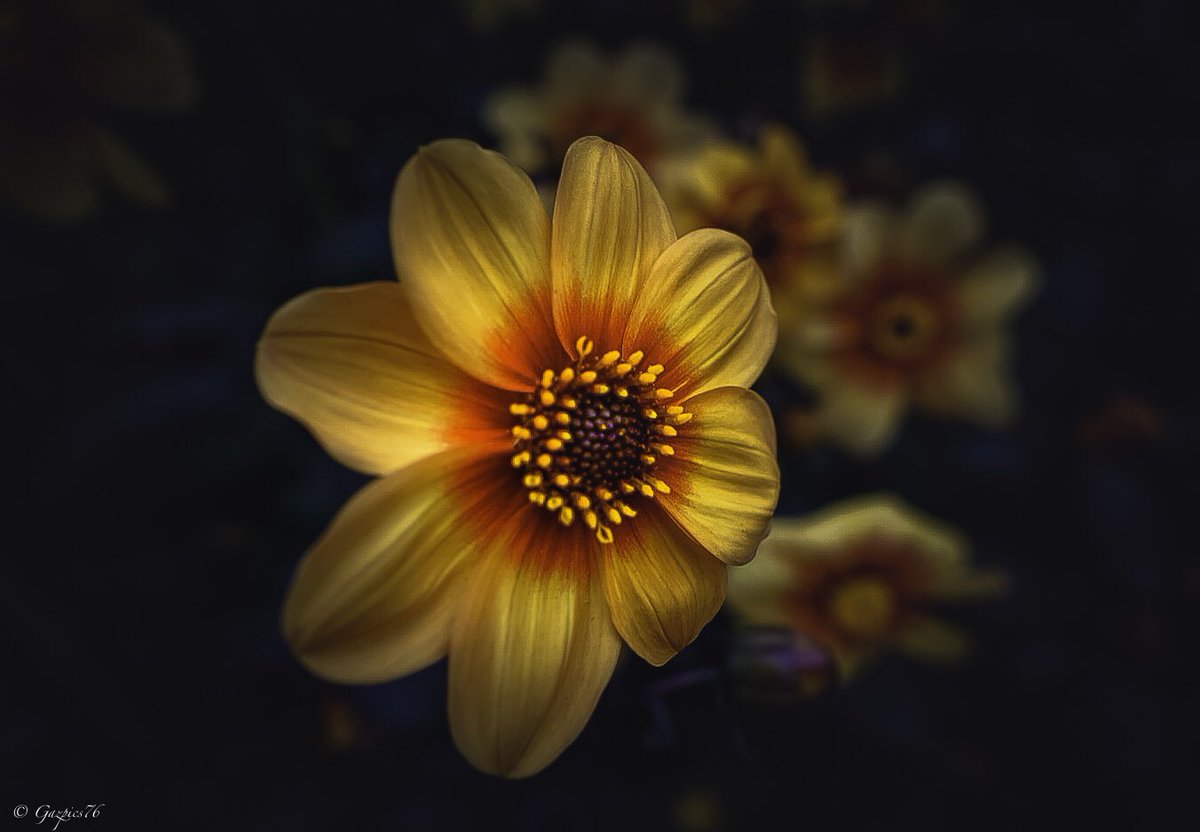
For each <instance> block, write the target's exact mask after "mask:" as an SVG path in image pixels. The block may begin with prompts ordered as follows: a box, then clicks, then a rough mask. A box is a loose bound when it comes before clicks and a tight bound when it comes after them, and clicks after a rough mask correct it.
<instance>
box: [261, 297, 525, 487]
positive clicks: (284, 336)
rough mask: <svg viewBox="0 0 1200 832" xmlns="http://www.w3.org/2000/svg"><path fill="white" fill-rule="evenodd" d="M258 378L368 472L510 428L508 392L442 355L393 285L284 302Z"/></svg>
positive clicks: (332, 448)
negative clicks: (457, 366) (461, 369)
mask: <svg viewBox="0 0 1200 832" xmlns="http://www.w3.org/2000/svg"><path fill="white" fill-rule="evenodd" d="M255 373H256V375H257V378H258V385H259V388H260V389H261V390H262V392H263V395H264V396H265V397H266V398H267V400H268V401H270V402H271V404H273V405H274V406H275V407H277V408H279V409H280V410H282V411H284V412H285V413H288V414H291V415H292V416H295V417H296V418H297V419H299V420H300V421H302V422H303V423H304V424H305V425H306V426H307V427H308V428H309V430H311V431H312V433H313V435H314V436H316V438H317V440H318V441H319V442H321V444H322V445H324V446H325V447H326V448H327V449H328V450H329V453H330V454H331V455H333V456H334V457H336V458H337V459H338V460H340V461H341V462H343V463H345V464H346V465H349V466H350V467H352V468H356V469H358V470H360V471H364V472H366V473H370V474H386V473H389V472H391V471H395V470H397V469H398V468H402V467H404V466H405V465H408V464H409V463H411V462H414V461H415V460H417V459H420V458H422V457H424V456H428V455H429V454H432V453H435V452H437V451H439V450H441V449H443V448H445V447H447V446H448V445H449V444H450V443H452V442H456V443H463V442H476V441H487V440H488V439H489V438H495V437H497V436H502V435H503V434H504V432H505V431H506V430H507V429H508V424H509V419H508V418H507V400H508V395H507V394H504V393H502V392H501V391H499V390H496V389H495V388H493V387H490V386H488V385H485V384H483V383H481V382H479V381H477V380H475V379H473V378H470V377H469V376H467V375H465V374H464V373H462V372H461V371H460V370H458V369H457V368H456V367H455V366H454V365H453V364H451V363H450V362H449V361H447V360H446V359H445V358H443V357H442V356H441V354H440V353H439V352H438V351H437V350H436V349H435V348H434V347H433V345H432V344H431V343H429V340H428V339H427V338H426V337H425V336H424V334H423V333H422V332H421V330H420V328H419V327H418V326H417V324H416V321H415V320H414V317H413V313H412V310H411V308H410V306H409V304H408V301H407V300H406V299H405V295H404V291H403V289H402V288H401V287H400V285H399V284H398V283H395V282H392V281H387V282H378V283H364V284H361V285H358V286H348V287H345V288H338V289H318V290H316V291H313V292H308V293H306V294H303V295H301V296H300V297H298V298H295V299H294V300H292V301H290V302H288V303H287V304H285V305H284V306H283V307H282V308H281V309H280V310H279V311H278V312H276V313H275V315H274V316H273V317H272V318H271V320H270V322H269V323H268V324H267V328H266V331H265V332H264V333H263V337H262V340H261V341H260V342H259V345H258V355H257V357H256V360H255Z"/></svg>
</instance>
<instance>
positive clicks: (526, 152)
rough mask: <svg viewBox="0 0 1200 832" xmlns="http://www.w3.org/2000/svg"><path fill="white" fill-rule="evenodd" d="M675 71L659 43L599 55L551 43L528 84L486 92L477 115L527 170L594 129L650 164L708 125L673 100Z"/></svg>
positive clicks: (679, 90) (678, 88) (695, 141)
mask: <svg viewBox="0 0 1200 832" xmlns="http://www.w3.org/2000/svg"><path fill="white" fill-rule="evenodd" d="M682 94H683V73H682V71H681V70H680V68H679V65H678V63H677V62H676V61H675V60H674V59H673V58H672V57H671V56H670V55H668V54H666V53H665V52H663V51H662V50H660V49H658V48H656V47H653V46H649V45H646V44H641V45H637V46H632V47H630V48H628V49H626V50H625V52H624V53H622V54H621V55H619V56H616V57H613V58H611V59H610V58H606V57H605V56H603V55H601V54H600V53H599V52H597V51H596V49H595V48H594V47H592V46H590V45H588V44H586V43H579V42H571V43H567V44H564V45H563V46H561V47H559V48H558V50H556V51H555V52H554V53H553V54H552V55H551V56H550V60H549V61H548V62H547V65H546V73H545V80H544V81H543V83H542V85H541V86H540V87H539V88H536V89H509V90H503V91H501V92H499V93H496V94H495V95H493V96H492V98H491V100H490V101H489V102H488V104H487V107H486V111H485V115H484V119H485V122H486V123H487V126H488V128H489V129H490V130H492V131H494V132H495V133H496V135H497V136H498V137H499V139H500V149H501V150H502V151H503V152H504V154H505V155H506V156H508V157H509V158H510V159H512V160H513V161H514V162H516V163H517V164H518V165H520V166H521V167H523V168H525V170H527V171H529V172H530V173H539V172H541V171H544V170H558V168H559V166H560V165H561V164H562V160H563V157H564V155H565V154H566V151H567V148H568V147H570V146H571V143H572V142H573V141H575V140H576V139H578V138H580V137H582V136H592V135H595V136H601V137H603V138H605V139H608V140H609V141H612V142H614V143H616V144H618V145H620V146H621V147H623V148H625V149H626V150H628V151H629V152H630V153H632V154H633V155H634V156H635V157H636V158H637V160H638V161H639V162H641V163H642V164H643V165H645V166H646V167H647V168H649V169H651V170H652V171H653V170H654V167H655V165H656V164H657V163H658V161H659V160H661V159H662V158H664V157H665V156H666V155H668V154H670V153H675V152H680V151H682V150H687V149H689V148H693V147H696V146H698V145H699V144H700V143H701V142H703V141H705V140H706V139H707V138H708V137H709V136H711V135H713V133H714V131H713V129H712V128H711V127H710V126H709V124H708V123H707V122H706V121H704V120H702V119H699V118H696V117H695V116H692V115H689V114H687V113H685V112H684V111H683V110H682V108H681V105H680V98H681V97H682Z"/></svg>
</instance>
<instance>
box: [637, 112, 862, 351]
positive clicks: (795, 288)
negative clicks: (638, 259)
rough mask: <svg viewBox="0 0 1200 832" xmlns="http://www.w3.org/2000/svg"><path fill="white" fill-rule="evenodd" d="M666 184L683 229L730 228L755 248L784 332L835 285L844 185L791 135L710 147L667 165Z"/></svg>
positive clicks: (773, 131)
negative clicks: (816, 165)
mask: <svg viewBox="0 0 1200 832" xmlns="http://www.w3.org/2000/svg"><path fill="white" fill-rule="evenodd" d="M659 179H660V182H661V183H662V187H663V196H664V198H665V199H666V200H667V204H668V205H669V206H670V208H671V214H672V216H673V217H674V218H675V222H676V223H677V224H678V225H679V228H680V229H681V230H684V231H690V230H691V229H694V228H724V229H727V230H729V231H732V232H733V233H735V234H738V235H739V236H741V237H742V238H744V239H745V240H746V241H747V242H748V243H749V244H750V247H751V248H752V249H753V251H754V256H755V258H756V259H757V260H758V263H759V265H760V266H761V267H762V270H763V274H764V275H765V276H766V279H767V284H768V285H769V286H770V287H771V294H772V296H773V299H774V302H775V309H776V311H777V312H778V313H779V319H780V328H781V331H786V330H787V328H788V327H789V326H790V325H791V324H792V323H793V322H794V321H795V320H796V317H797V316H798V315H799V314H800V312H801V311H802V310H803V309H805V308H806V307H807V306H808V305H809V304H810V303H811V301H812V300H813V299H814V298H822V297H825V296H826V295H828V293H829V292H830V291H831V290H832V288H833V287H834V286H836V283H837V279H838V274H839V273H838V262H837V254H838V252H837V245H836V243H837V238H838V231H839V229H840V223H841V213H842V210H841V206H842V187H841V183H840V182H839V181H838V180H837V178H836V177H834V176H831V175H829V174H823V173H816V172H814V171H813V170H812V169H811V168H810V167H809V164H808V160H807V158H806V156H805V153H804V149H803V147H801V145H800V142H799V141H798V140H797V139H796V136H795V135H794V134H793V133H792V132H791V131H790V130H787V129H786V128H783V127H779V126H770V127H767V128H765V129H764V130H763V131H762V133H761V135H760V137H759V144H758V147H756V148H752V147H746V146H744V145H741V144H737V143H734V142H722V143H719V144H716V143H714V144H710V145H709V146H707V147H705V148H704V149H703V150H701V151H699V152H698V153H696V154H693V155H691V156H679V157H676V158H674V159H672V160H671V161H670V162H668V163H666V164H665V165H664V166H663V169H662V171H661V173H660V176H659Z"/></svg>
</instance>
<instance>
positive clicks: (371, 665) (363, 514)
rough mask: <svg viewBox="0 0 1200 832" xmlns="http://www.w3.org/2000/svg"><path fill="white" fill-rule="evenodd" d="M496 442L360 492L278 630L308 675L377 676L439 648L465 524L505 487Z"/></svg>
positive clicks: (305, 572)
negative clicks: (485, 451)
mask: <svg viewBox="0 0 1200 832" xmlns="http://www.w3.org/2000/svg"><path fill="white" fill-rule="evenodd" d="M503 450H504V448H503V447H500V448H498V449H493V451H494V453H493V454H491V455H490V456H481V449H479V448H473V449H458V450H453V451H446V452H443V453H441V454H437V455H435V456H431V457H426V458H425V459H423V460H421V461H419V462H417V463H414V464H413V465H411V466H409V467H408V468H404V469H402V470H400V471H397V472H396V473H394V474H392V475H390V476H388V477H385V478H383V479H379V480H375V481H374V482H373V483H371V484H370V485H368V486H366V487H365V488H363V489H362V490H361V491H359V492H358V493H357V494H356V495H355V496H354V497H353V498H352V499H351V500H350V501H349V502H348V503H347V504H346V506H345V507H344V508H343V509H342V510H341V511H340V512H339V513H338V515H337V517H335V518H334V520H333V522H332V523H331V524H330V526H329V528H328V529H327V530H326V531H325V533H324V534H323V535H322V536H321V538H320V540H318V541H317V542H316V544H315V545H314V546H313V547H312V549H311V550H310V551H309V552H308V554H307V555H306V556H305V558H304V560H303V561H302V562H301V564H300V568H299V569H298V570H297V572H296V576H295V579H294V580H293V582H292V587H291V590H290V591H289V593H288V598H287V603H286V605H285V607H284V614H283V630H284V634H285V636H286V637H287V640H288V642H289V643H290V644H291V646H292V649H293V650H294V651H295V652H296V655H297V656H298V657H299V658H300V660H301V661H302V662H304V664H305V665H306V666H308V667H309V669H311V670H312V671H313V672H314V673H317V674H318V675H320V676H324V677H326V678H328V679H333V680H335V681H339V682H355V683H365V682H380V681H384V680H386V679H392V678H395V677H397V676H403V675H405V674H407V673H412V672H413V671H415V670H419V669H420V668H422V667H424V666H426V665H428V664H430V663H432V662H434V661H437V660H438V659H439V658H441V657H442V656H443V655H445V652H446V645H447V642H448V640H449V634H450V623H451V620H452V615H453V613H454V610H455V609H457V604H458V600H459V596H460V594H461V589H462V587H461V584H460V577H461V575H462V570H463V567H464V566H465V565H466V564H467V563H468V562H471V561H472V560H473V558H472V555H473V553H474V552H475V549H476V543H475V540H474V536H473V535H472V533H471V532H470V531H469V529H468V527H467V526H466V525H465V524H464V517H468V518H469V517H470V516H471V515H472V514H474V513H476V512H477V511H478V510H479V506H480V505H484V504H487V503H488V502H489V500H490V499H492V498H493V497H494V496H495V492H496V490H497V489H499V490H500V491H503V492H507V491H510V490H511V482H510V481H509V477H508V476H505V475H506V474H509V473H510V472H508V471H506V470H503V468H502V467H500V466H498V465H497V463H496V458H497V456H496V454H500V457H499V458H500V460H501V463H502V462H503V455H502V454H503Z"/></svg>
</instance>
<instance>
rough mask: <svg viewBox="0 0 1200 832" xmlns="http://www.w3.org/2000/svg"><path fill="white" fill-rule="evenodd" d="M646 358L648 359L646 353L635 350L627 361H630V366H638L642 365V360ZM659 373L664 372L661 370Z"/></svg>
mask: <svg viewBox="0 0 1200 832" xmlns="http://www.w3.org/2000/svg"><path fill="white" fill-rule="evenodd" d="M645 357H646V353H644V352H642V351H641V350H634V351H633V352H631V353H630V354H629V357H628V358H627V359H625V360H626V361H628V362H629V363H630V364H633V365H634V366H637V365H638V364H641V363H642V359H643V358H645ZM659 372H662V371H661V370H660V371H659Z"/></svg>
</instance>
